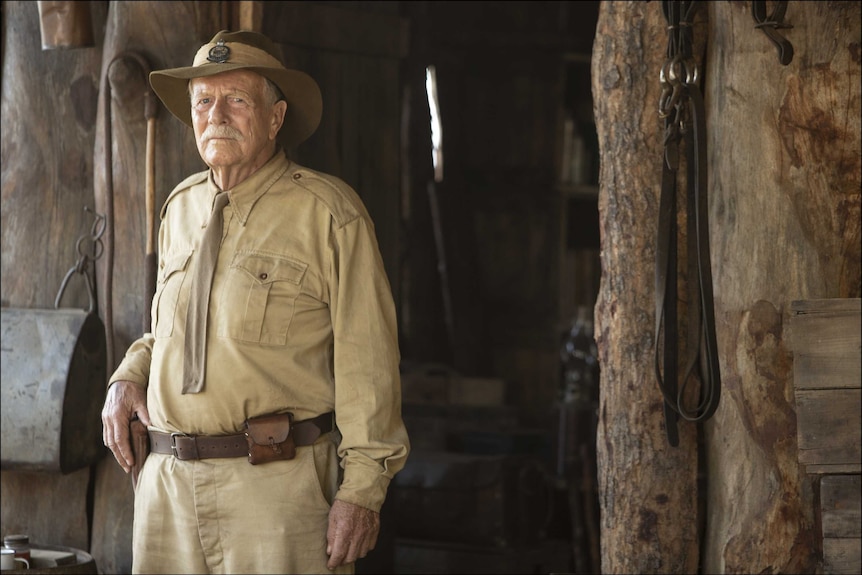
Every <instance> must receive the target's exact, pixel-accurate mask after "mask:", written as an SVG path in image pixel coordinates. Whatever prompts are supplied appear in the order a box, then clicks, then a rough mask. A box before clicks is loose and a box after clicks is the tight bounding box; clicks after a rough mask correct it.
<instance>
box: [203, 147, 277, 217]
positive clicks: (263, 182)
mask: <svg viewBox="0 0 862 575" xmlns="http://www.w3.org/2000/svg"><path fill="white" fill-rule="evenodd" d="M289 166H290V160H288V159H287V156H286V155H285V153H284V151H283V150H281V149H279V150H278V151H277V152H276V153H275V154H274V155H273V157H272V158H270V160H269V161H268V162H267V163H266V164H264V165H263V167H261V168H260V169H259V170H258V171H256V172H255V173H253V174H252V175H251V176H249V177H248V178H246V179H245V180H243V181H242V182H240V183H239V184H238V185H236V186H234V187H233V188H232V189H230V190H225V191H226V192H227V193H228V197H229V198H230V207H231V209H232V210H233V212H234V214H236V216H237V218H239V221H240V222H241V223H242V225H245V223H246V221H247V220H248V216H249V214H250V213H251V210H252V208H253V207H254V204H255V203H256V202H257V200H259V199H260V198H261V196H263V195H264V194H265V193H266V192H267V191H268V190H269V189H270V188H271V187H272V186H273V184H275V182H277V181H278V179H279V178H280V177H281V176H282V175H283V174H284V172H286V171H287V168H288V167H289ZM207 182H208V186H209V189H210V191H211V192H212V193H213V195H215V194H217V193H218V192H220V191H221V190H220V189H219V187H218V186H217V185H216V183H215V181H214V180H213V171H212V170H210V172H209V175H208V176H207Z"/></svg>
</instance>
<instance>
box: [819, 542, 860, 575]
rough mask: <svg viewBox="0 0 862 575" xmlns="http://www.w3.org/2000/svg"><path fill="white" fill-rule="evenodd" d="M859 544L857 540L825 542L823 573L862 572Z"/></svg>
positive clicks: (842, 574) (848, 573)
mask: <svg viewBox="0 0 862 575" xmlns="http://www.w3.org/2000/svg"><path fill="white" fill-rule="evenodd" d="M859 542H860V540H859V539H858V538H856V539H833V538H831V537H830V538H826V539H824V540H823V572H824V573H835V574H841V575H844V574H847V575H850V574H858V573H860V572H862V561H860V555H859Z"/></svg>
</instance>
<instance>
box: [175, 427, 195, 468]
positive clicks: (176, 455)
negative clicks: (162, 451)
mask: <svg viewBox="0 0 862 575" xmlns="http://www.w3.org/2000/svg"><path fill="white" fill-rule="evenodd" d="M177 437H192V438H193V436H191V435H189V434H188V433H182V432H180V431H174V432H173V433H171V454H172V455H173V456H174V457H176V458H177V459H179V460H181V461H184V460H183V458H182V457H180V452H179V451H178V450H177Z"/></svg>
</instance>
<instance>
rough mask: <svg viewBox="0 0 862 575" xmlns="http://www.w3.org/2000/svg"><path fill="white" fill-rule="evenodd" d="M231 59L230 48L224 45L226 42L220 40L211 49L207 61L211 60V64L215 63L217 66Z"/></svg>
mask: <svg viewBox="0 0 862 575" xmlns="http://www.w3.org/2000/svg"><path fill="white" fill-rule="evenodd" d="M229 57H230V48H228V47H227V46H225V45H224V40H219V41H218V43H217V44H216V45H215V46H213V47H212V48H210V51H209V55H208V56H207V60H209V61H210V62H215V63H216V64H222V63H224V62H227V59H228V58H229Z"/></svg>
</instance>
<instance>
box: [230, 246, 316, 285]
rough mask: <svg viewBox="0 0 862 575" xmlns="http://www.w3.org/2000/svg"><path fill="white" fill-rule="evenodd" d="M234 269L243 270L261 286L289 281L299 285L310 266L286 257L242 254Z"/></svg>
mask: <svg viewBox="0 0 862 575" xmlns="http://www.w3.org/2000/svg"><path fill="white" fill-rule="evenodd" d="M232 267H235V268H237V269H241V270H243V271H244V272H246V273H247V274H248V275H250V276H251V277H252V278H254V280H255V281H256V282H258V283H261V284H268V283H272V282H276V281H287V282H291V283H293V284H296V285H299V284H300V283H301V282H302V276H303V275H305V270H306V268H307V267H308V265H307V264H304V263H302V262H299V261H296V260H292V259H289V258H286V257H284V256H274V255H264V254H248V253H245V254H244V253H240V254H237V255H236V257H235V258H234V263H233V266H232Z"/></svg>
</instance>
